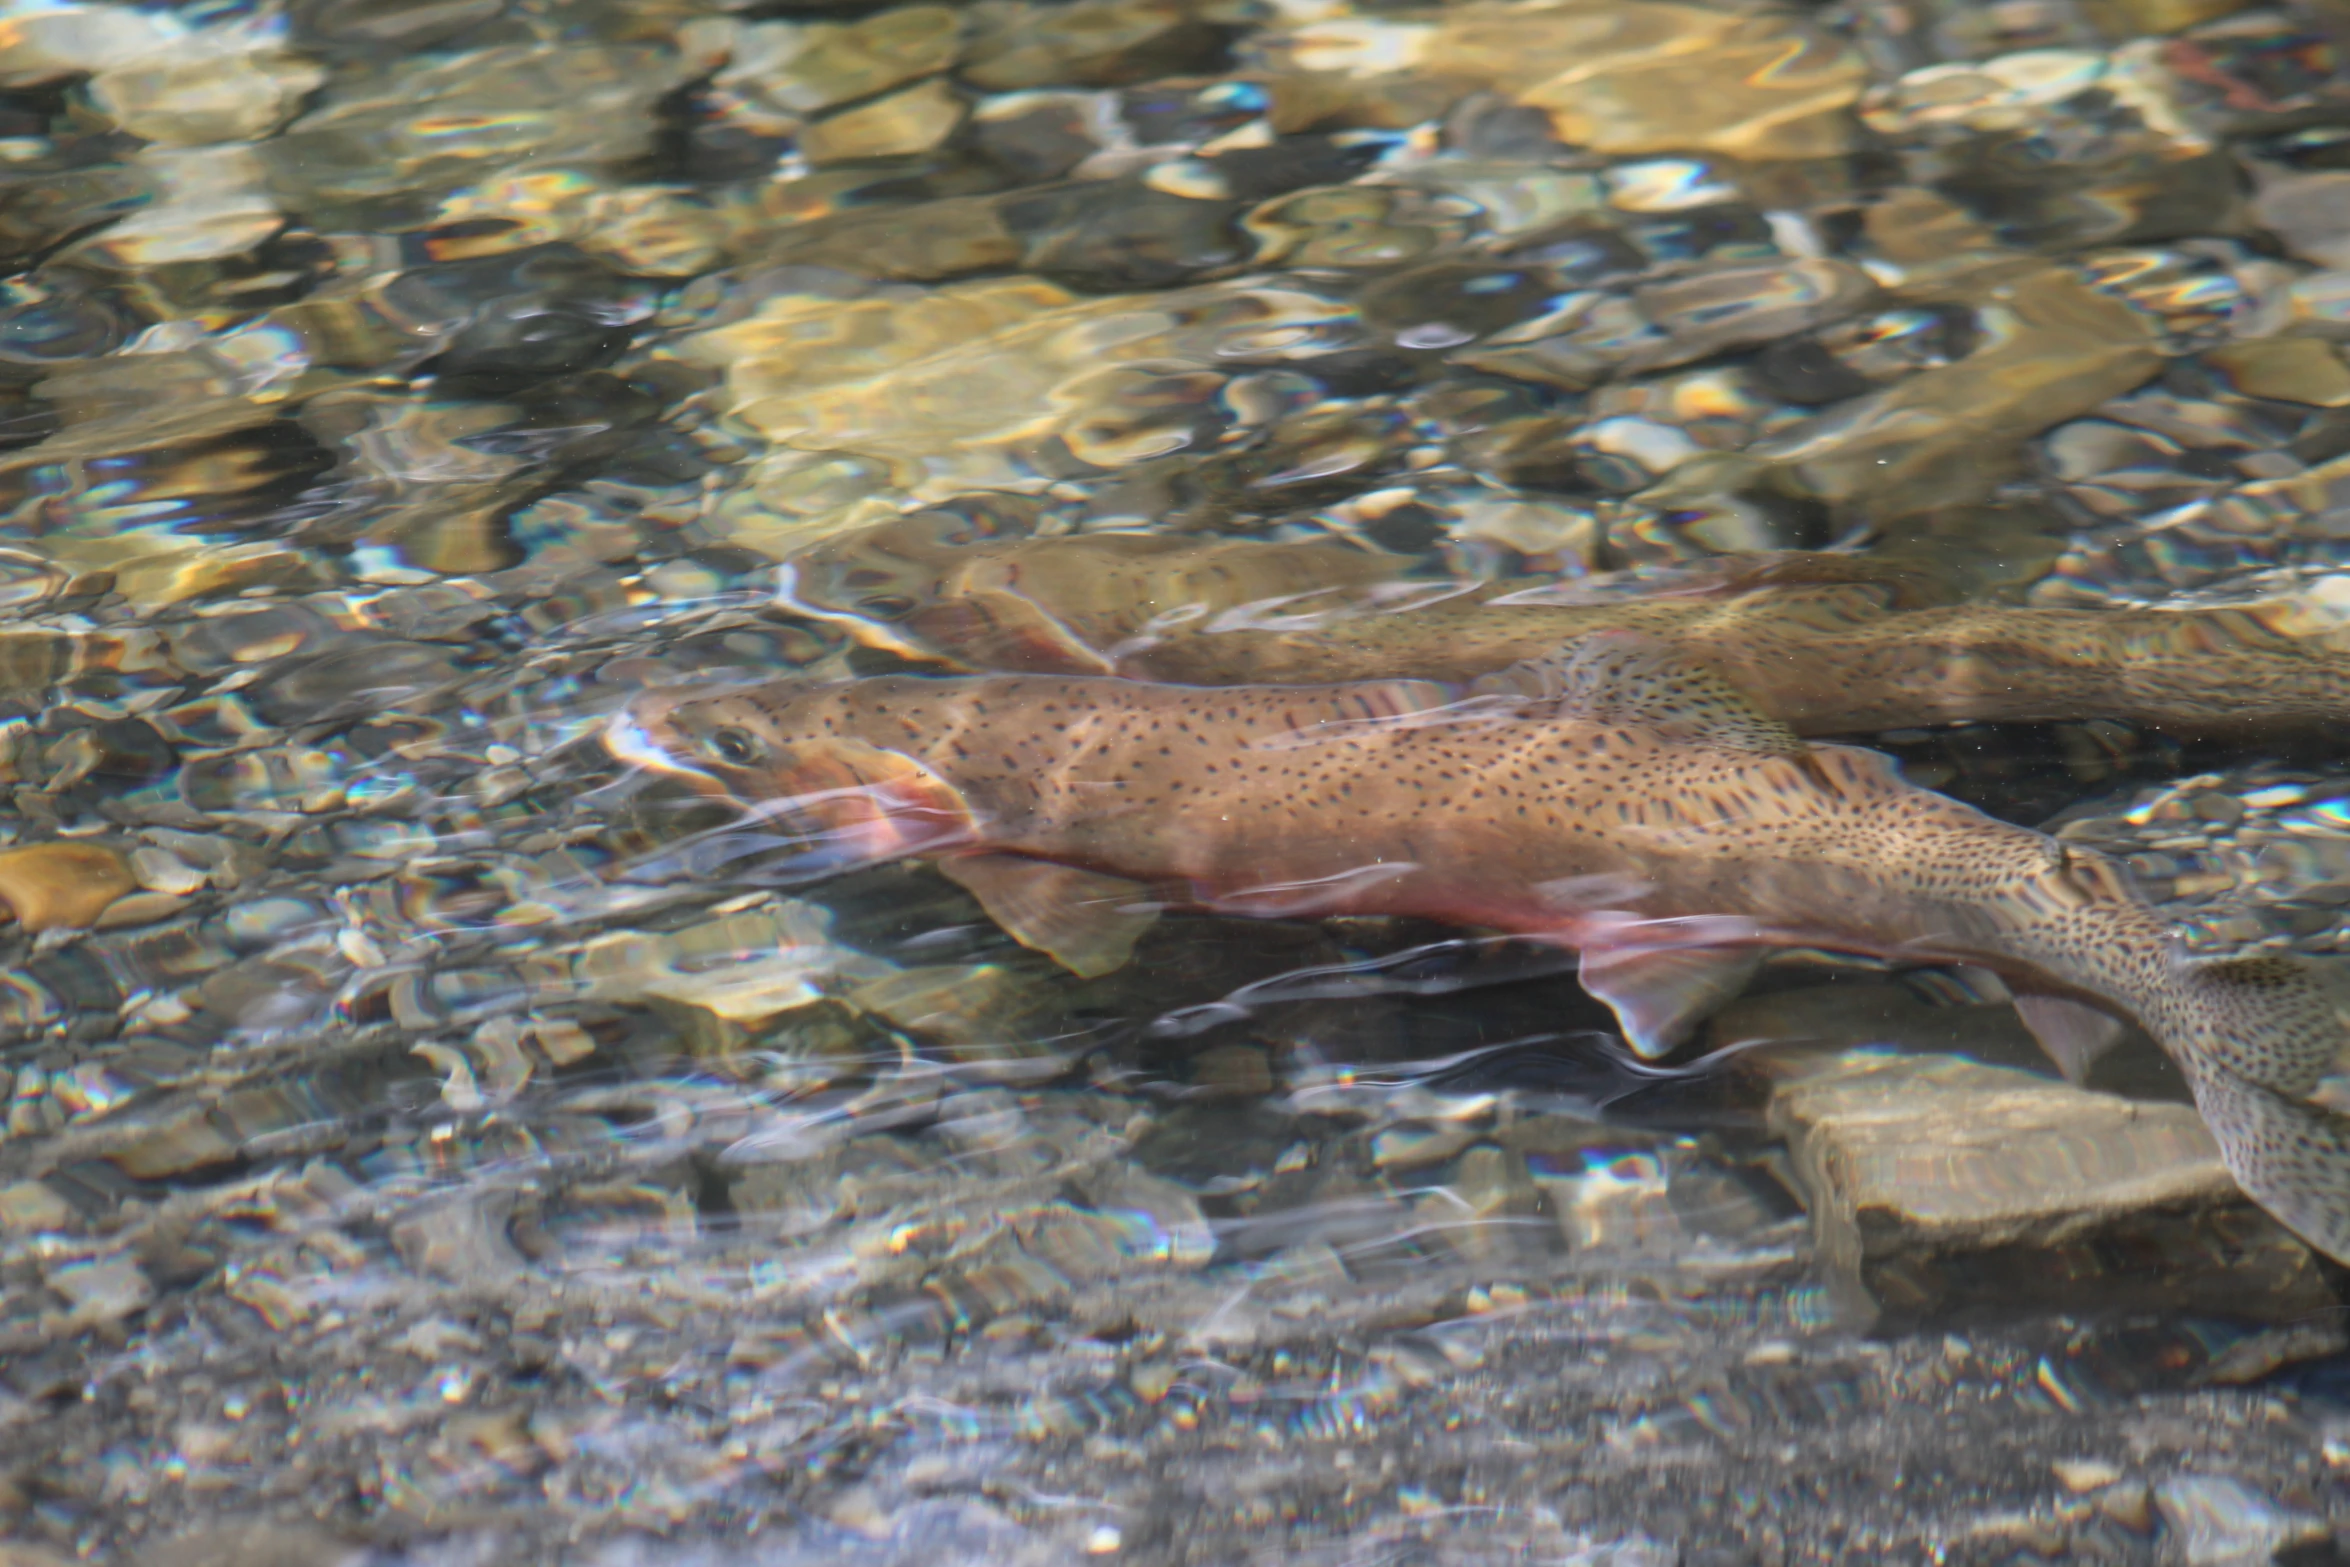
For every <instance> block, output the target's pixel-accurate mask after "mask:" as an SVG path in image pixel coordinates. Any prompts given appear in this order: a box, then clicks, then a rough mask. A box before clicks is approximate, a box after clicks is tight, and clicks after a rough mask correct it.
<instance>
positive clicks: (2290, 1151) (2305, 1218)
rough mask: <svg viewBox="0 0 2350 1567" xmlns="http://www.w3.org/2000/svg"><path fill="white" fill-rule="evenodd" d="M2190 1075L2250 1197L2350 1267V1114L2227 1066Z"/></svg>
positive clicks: (2224, 1152) (2227, 1158)
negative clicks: (2251, 1079) (2263, 1083)
mask: <svg viewBox="0 0 2350 1567" xmlns="http://www.w3.org/2000/svg"><path fill="white" fill-rule="evenodd" d="M2187 1077H2188V1081H2189V1083H2190V1084H2191V1085H2192V1086H2193V1087H2194V1090H2195V1103H2196V1106H2197V1107H2198V1108H2199V1109H2200V1110H2202V1112H2203V1120H2204V1123H2205V1124H2206V1125H2208V1126H2209V1127H2210V1128H2211V1134H2212V1136H2213V1137H2214V1138H2216V1139H2217V1140H2218V1142H2219V1151H2220V1157H2221V1159H2223V1160H2224V1161H2226V1163H2227V1167H2228V1171H2229V1173H2230V1174H2232V1175H2234V1176H2235V1178H2236V1184H2237V1185H2239V1186H2241V1187H2243V1188H2244V1192H2245V1195H2247V1196H2249V1197H2250V1198H2251V1199H2252V1200H2253V1201H2254V1202H2256V1203H2258V1204H2260V1206H2261V1207H2263V1208H2266V1209H2267V1210H2268V1211H2269V1212H2270V1213H2272V1214H2274V1215H2276V1217H2277V1218H2278V1219H2280V1220H2282V1221H2283V1222H2284V1224H2285V1226H2286V1228H2288V1229H2290V1230H2292V1231H2293V1233H2295V1234H2296V1235H2298V1236H2300V1237H2301V1238H2302V1239H2303V1240H2305V1241H2307V1242H2308V1243H2309V1244H2310V1245H2312V1246H2314V1247H2316V1248H2317V1249H2318V1250H2319V1251H2322V1252H2324V1253H2325V1254H2326V1255H2327V1256H2329V1257H2331V1258H2333V1259H2334V1260H2335V1261H2336V1262H2341V1263H2350V1116H2344V1115H2338V1114H2336V1113H2335V1112H2334V1111H2331V1110H2328V1109H2326V1108H2325V1107H2324V1106H2322V1105H2318V1104H2314V1103H2311V1102H2310V1101H2308V1100H2302V1099H2293V1098H2288V1097H2287V1096H2285V1095H2283V1094H2280V1093H2277V1092H2275V1091H2274V1090H2272V1089H2268V1088H2263V1087H2261V1086H2260V1085H2258V1084H2257V1083H2253V1082H2249V1081H2247V1080H2246V1079H2244V1078H2241V1077H2239V1076H2237V1075H2236V1074H2235V1073H2234V1072H2231V1071H2229V1070H2228V1069H2227V1068H2225V1067H2216V1066H2190V1067H2189V1068H2188V1072H2187Z"/></svg>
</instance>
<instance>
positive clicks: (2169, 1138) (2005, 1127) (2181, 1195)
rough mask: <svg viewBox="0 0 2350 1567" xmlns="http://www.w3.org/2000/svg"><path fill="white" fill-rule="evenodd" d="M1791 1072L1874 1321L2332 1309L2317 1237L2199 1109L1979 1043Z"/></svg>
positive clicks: (1860, 1297) (1802, 1119) (1833, 1220)
mask: <svg viewBox="0 0 2350 1567" xmlns="http://www.w3.org/2000/svg"><path fill="white" fill-rule="evenodd" d="M1773 1069H1774V1070H1776V1071H1778V1072H1779V1073H1781V1074H1782V1075H1781V1078H1780V1081H1779V1082H1778V1084H1777V1086H1776V1088H1775V1090H1774V1092H1773V1094H1772V1098H1771V1106H1770V1122H1771V1125H1772V1127H1773V1128H1774V1129H1775V1130H1776V1131H1778V1132H1779V1133H1780V1134H1781V1135H1783V1136H1785V1137H1786V1139H1787V1141H1788V1146H1789V1149H1790V1152H1791V1154H1792V1156H1793V1160H1794V1166H1795V1170H1796V1173H1797V1175H1798V1177H1799V1178H1800V1180H1801V1183H1802V1186H1803V1188H1804V1193H1805V1195H1806V1197H1807V1199H1808V1206H1809V1207H1810V1209H1811V1215H1812V1223H1813V1228H1814V1233H1815V1235H1816V1237H1817V1240H1818V1243H1819V1248H1820V1253H1821V1256H1822V1258H1823V1260H1824V1261H1825V1262H1826V1263H1827V1265H1828V1268H1829V1272H1830V1276H1831V1284H1832V1287H1833V1288H1834V1289H1835V1291H1836V1293H1837V1295H1838V1296H1839V1299H1840V1301H1841V1303H1842V1304H1843V1305H1844V1306H1845V1308H1846V1309H1847V1310H1848V1311H1849V1312H1850V1313H1851V1314H1853V1315H1855V1316H1858V1317H1862V1318H1890V1319H1895V1320H1916V1319H1919V1318H1929V1317H1940V1316H1945V1315H1949V1314H1958V1313H1963V1312H1965V1311H1967V1310H1969V1309H1970V1308H1984V1307H1995V1308H1997V1309H2000V1310H2014V1309H2019V1308H2021V1307H2024V1306H2027V1305H2029V1304H2031V1303H2034V1302H2052V1301H2061V1302H2063V1303H2064V1308H2065V1309H2067V1310H2093V1309H2097V1307H2098V1306H2099V1305H2101V1304H2105V1305H2112V1306H2117V1307H2118V1306H2127V1307H2128V1308H2129V1309H2132V1310H2160V1309H2186V1310H2208V1311H2220V1312H2226V1313H2229V1314H2233V1315H2242V1314H2245V1313H2247V1312H2249V1313H2251V1314H2254V1315H2257V1316H2261V1317H2269V1318H2279V1319H2283V1318H2291V1317H2295V1316H2298V1315H2301V1314H2303V1313H2309V1312H2320V1311H2324V1310H2325V1309H2327V1308H2326V1307H2325V1305H2324V1302H2325V1301H2326V1300H2328V1299H2330V1298H2331V1295H2330V1291H2329V1290H2328V1289H2327V1286H2326V1284H2325V1281H2324V1279H2323V1277H2322V1276H2321V1275H2320V1273H2319V1271H2318V1267H2317V1264H2316V1262H2315V1260H2314V1259H2313V1257H2312V1256H2311V1254H2310V1252H2309V1250H2308V1248H2307V1247H2305V1246H2303V1245H2302V1244H2301V1242H2299V1241H2298V1240H2296V1239H2294V1238H2293V1236H2292V1235H2290V1234H2289V1233H2287V1232H2286V1231H2285V1230H2284V1228H2283V1227H2282V1226H2280V1225H2279V1224H2277V1223H2276V1221H2275V1220H2273V1219H2271V1218H2269V1217H2268V1216H2267V1215H2266V1214H2264V1213H2262V1212H2260V1210H2259V1209H2257V1208H2255V1207H2254V1206H2253V1205H2252V1204H2251V1202H2250V1200H2249V1199H2247V1198H2246V1197H2245V1196H2244V1195H2243V1193H2242V1192H2241V1191H2239V1190H2238V1189H2237V1187H2236V1184H2235V1182H2234V1181H2233V1180H2232V1179H2231V1178H2230V1177H2229V1175H2228V1172H2227V1169H2226V1167H2225V1166H2224V1165H2222V1164H2221V1163H2220V1158H2219V1150H2218V1148H2217V1147H2216V1145H2214V1144H2213V1142H2212V1140H2211V1135H2210V1133H2209V1132H2207V1131H2206V1130H2205V1129H2204V1126H2203V1122H2202V1118H2201V1117H2200V1116H2198V1115H2197V1114H2196V1112H2195V1110H2194V1108H2193V1107H2192V1106H2190V1105H2185V1104H2175V1103H2151V1102H2143V1101H2136V1100H2128V1099H2122V1098H2118V1097H2116V1096H2113V1095H2110V1094H2100V1093H2092V1092H2089V1091H2087V1090H2084V1089H2079V1088H2074V1087H2071V1086H2069V1085H2068V1084H2065V1083H2061V1082H2058V1081H2056V1080H2054V1079H2051V1078H2044V1077H2039V1076H2036V1075H2034V1074H2032V1073H2029V1072H2022V1071H2017V1070H2015V1069H2013V1068H2009V1067H1994V1066H1985V1065H1983V1064H1981V1063H1979V1062H1976V1061H1971V1060H1968V1059H1965V1058H1964V1057H1960V1056H1947V1055H1903V1054H1895V1053H1892V1052H1888V1051H1884V1050H1853V1051H1846V1052H1842V1053H1839V1054H1835V1055H1824V1056H1810V1057H1803V1058H1786V1057H1783V1058H1781V1059H1780V1060H1779V1061H1778V1062H1777V1063H1775V1064H1774V1067H1773Z"/></svg>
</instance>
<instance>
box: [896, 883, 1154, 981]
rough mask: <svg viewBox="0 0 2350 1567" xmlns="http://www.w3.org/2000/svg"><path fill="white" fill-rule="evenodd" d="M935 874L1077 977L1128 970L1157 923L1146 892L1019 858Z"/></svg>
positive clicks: (1020, 940) (1138, 885)
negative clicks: (1137, 945) (1128, 963)
mask: <svg viewBox="0 0 2350 1567" xmlns="http://www.w3.org/2000/svg"><path fill="white" fill-rule="evenodd" d="M938 868H939V872H940V874H942V875H944V876H945V877H946V878H947V880H949V881H951V882H953V883H954V884H955V885H956V886H958V887H961V888H962V889H963V890H964V891H965V892H968V893H970V894H971V896H972V897H974V898H976V899H978V900H979V906H980V907H981V908H983V909H985V910H986V911H987V917H988V918H989V919H992V920H994V921H995V922H996V923H997V924H998V925H1000V926H1002V927H1003V929H1004V934H1006V935H1008V936H1010V937H1011V938H1012V939H1013V940H1014V941H1017V942H1018V943H1020V945H1022V946H1023V947H1031V948H1034V949H1035V950H1036V951H1038V952H1041V953H1043V954H1044V955H1045V956H1046V957H1048V958H1051V959H1052V960H1053V961H1054V962H1055V963H1058V964H1060V965H1061V967H1063V968H1065V969H1067V970H1068V971H1069V972H1070V973H1072V974H1075V975H1076V976H1078V977H1079V978H1080V979H1095V978H1098V977H1099V976H1101V975H1103V974H1109V973H1114V972H1115V971H1117V970H1118V969H1120V968H1123V967H1124V966H1125V964H1126V960H1127V959H1128V958H1131V957H1132V956H1134V944H1135V942H1136V941H1138V940H1140V939H1141V937H1142V933H1143V932H1144V931H1146V930H1148V929H1150V927H1151V922H1152V921H1153V920H1155V919H1157V918H1158V917H1159V916H1158V911H1157V910H1156V909H1150V908H1138V907H1136V905H1137V904H1139V903H1140V902H1141V901H1142V899H1143V897H1144V894H1145V889H1144V887H1143V886H1142V884H1141V883H1139V882H1132V881H1128V880H1126V879H1125V878H1124V877H1121V876H1104V875H1102V874H1101V873H1099V872H1098V871H1087V870H1079V869H1077V868H1076V867H1074V866H1069V865H1054V864H1052V863H1050V862H1048V861H1045V860H1031V859H1026V858H1024V857H1022V856H1020V855H1017V854H961V855H956V856H954V857H952V858H950V859H944V860H941V861H939V865H938Z"/></svg>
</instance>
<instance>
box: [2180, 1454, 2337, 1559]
mask: <svg viewBox="0 0 2350 1567" xmlns="http://www.w3.org/2000/svg"><path fill="white" fill-rule="evenodd" d="M2154 1505H2155V1506H2156V1507H2157V1508H2158V1509H2160V1511H2161V1513H2162V1522H2163V1526H2164V1527H2165V1529H2167V1530H2168V1531H2169V1532H2170V1534H2171V1536H2172V1538H2173V1539H2174V1540H2175V1541H2176V1542H2177V1549H2178V1551H2179V1560H2180V1561H2182V1562H2185V1563H2186V1564H2187V1567H2268V1564H2269V1563H2271V1562H2273V1561H2275V1560H2277V1559H2278V1555H2279V1553H2280V1552H2282V1551H2286V1550H2289V1549H2291V1548H2292V1547H2295V1546H2301V1547H2312V1546H2317V1547H2325V1546H2330V1545H2331V1543H2332V1534H2331V1532H2330V1531H2329V1530H2328V1529H2327V1528H2326V1523H2325V1520H2324V1519H2322V1518H2317V1517H2313V1516H2311V1515H2309V1514H2307V1513H2292V1512H2288V1511H2286V1510H2285V1509H2284V1508H2281V1507H2279V1506H2278V1505H2277V1504H2276V1503H2274V1502H2272V1501H2270V1500H2269V1499H2268V1497H2267V1496H2265V1495H2263V1494H2262V1493H2261V1492H2260V1491H2258V1490H2256V1489H2254V1488H2253V1487H2252V1486H2250V1485H2247V1484H2245V1483H2244V1482H2243V1481H2242V1480H2239V1479H2236V1478H2234V1477H2233V1476H2230V1475H2216V1474H2181V1475H2173V1476H2171V1477H2170V1478H2169V1479H2166V1480H2159V1481H2156V1482H2155V1486H2154Z"/></svg>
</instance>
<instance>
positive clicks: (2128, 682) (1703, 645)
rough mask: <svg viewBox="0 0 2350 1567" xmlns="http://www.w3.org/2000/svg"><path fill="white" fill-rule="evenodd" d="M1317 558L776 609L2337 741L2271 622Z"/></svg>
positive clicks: (916, 628)
mask: <svg viewBox="0 0 2350 1567" xmlns="http://www.w3.org/2000/svg"><path fill="white" fill-rule="evenodd" d="M1404 564H1405V563H1404V562H1403V561H1401V560H1400V559H1398V558H1397V557H1393V556H1382V555H1377V554H1373V553H1371V552H1369V551H1365V550H1359V549H1354V548H1351V547H1349V546H1345V545H1341V544H1336V543H1320V544H1267V543H1254V542H1240V541H1230V540H1216V541H1200V540H1191V539H1184V538H1171V537H1166V536H1161V535H1131V534H1109V535H1096V536H1086V537H1075V538H1053V539H1025V540H1008V541H1007V540H995V541H983V542H978V543H961V544H958V543H951V542H947V541H946V540H945V539H944V538H942V537H941V535H940V532H939V530H938V529H937V528H936V526H935V525H932V524H927V523H925V522H923V521H922V520H921V519H918V518H910V519H902V520H900V521H899V522H896V523H891V524H886V525H884V526H882V527H879V528H874V529H869V530H866V531H865V532H863V533H860V534H852V535H848V536H845V537H844V538H842V539H839V540H834V541H828V542H827V543H826V544H824V545H821V546H818V547H817V548H815V549H813V550H810V551H808V552H806V553H805V554H804V555H803V556H802V557H800V558H799V559H798V560H797V561H795V562H794V564H793V565H792V566H791V567H788V568H787V569H786V587H785V598H786V601H787V602H788V603H789V604H790V605H791V606H792V607H794V608H797V609H800V610H802V611H804V612H808V613H813V614H818V615H821V616H824V617H826V618H830V619H834V620H837V621H840V622H842V623H844V624H845V625H847V626H848V627H849V628H850V629H851V630H852V631H853V632H855V634H857V635H859V636H861V637H863V638H865V639H866V640H868V641H873V642H879V643H881V644H884V645H886V646H889V647H891V648H892V649H894V650H895V651H898V652H900V653H907V654H912V655H914V656H918V657H923V658H928V659H933V660H938V661H942V662H946V663H950V664H954V665H957V666H959V667H962V668H965V669H972V670H1002V671H1007V672H1011V671H1034V672H1047V671H1050V672H1056V673H1070V674H1119V675H1125V676H1128V677H1130V678H1138V679H1146V680H1164V681H1171V682H1176V683H1182V684H1190V685H1234V684H1265V683H1274V682H1280V683H1294V682H1307V681H1335V680H1360V679H1377V678H1388V677H1411V678H1423V679H1438V680H1470V679H1474V678H1477V677H1479V676H1483V675H1487V674H1490V673H1493V672H1495V671H1498V670H1501V669H1504V668H1506V667H1508V666H1510V665H1513V664H1516V663H1519V662H1522V661H1524V660H1527V659H1530V658H1536V657H1540V656H1543V655H1545V654H1547V653H1548V652H1550V651H1551V650H1553V649H1556V648H1558V647H1561V646H1563V645H1565V644H1567V643H1570V642H1572V641H1573V640H1575V639H1576V638H1579V637H1585V636H1593V635H1599V634H1604V633H1607V632H1628V633H1633V634H1637V635H1643V636H1649V637H1654V638H1658V639H1662V640H1666V641H1670V642H1671V643H1672V644H1673V646H1674V647H1675V648H1677V649H1678V650H1679V651H1680V653H1681V655H1682V656H1683V657H1684V658H1686V659H1688V660H1691V661H1693V662H1698V663H1703V664H1705V665H1707V666H1709V667H1711V668H1713V669H1714V670H1716V671H1718V672H1719V673H1721V674H1722V675H1723V676H1725V677H1726V678H1728V679H1729V680H1730V681H1731V683H1732V684H1734V685H1735V686H1737V687H1738V689H1739V690H1741V691H1742V692H1744V693H1745V694H1746V695H1747V696H1748V698H1749V699H1750V700H1752V701H1753V702H1754V704H1755V705H1756V706H1757V707H1759V708H1761V709H1762V711H1764V712H1765V713H1768V714H1769V715H1771V716H1772V717H1774V718H1777V719H1779V720H1780V721H1781V722H1783V723H1785V724H1787V725H1788V726H1789V727H1791V728H1793V729H1794V730H1796V731H1797V732H1798V733H1800V734H1811V735H1832V734H1864V733H1869V732H1872V731H1876V730H1883V729H1899V728H1909V727H1913V726H1918V725H1926V724H1938V723H1970V722H1973V723H1982V722H2046V721H2059V720H2068V719H2085V718H2111V719H2119V720H2122V721H2125V722H2134V723H2143V724H2148V725H2151V726H2153V727H2156V728H2161V729H2167V730H2171V731H2174V732H2180V733H2189V734H2226V733H2239V732H2245V731H2251V730H2259V729H2267V728H2278V727H2307V726H2311V725H2324V724H2332V723H2338V722H2339V721H2340V720H2341V717H2342V715H2343V714H2344V713H2346V712H2350V648H2346V647H2342V646H2336V645H2333V642H2332V641H2329V640H2327V639H2322V638H2317V637H2310V636H2300V635H2293V634H2290V633H2289V632H2288V631H2287V630H2286V629H2282V628H2281V627H2280V624H2279V623H2278V622H2277V618H2276V612H2275V611H2274V610H2264V609H2242V608H2226V609H2204V610H2176V611H2174V610H2143V609H2139V610H2132V609H2093V610H2065V609H2048V608H2038V607H2020V606H2014V605H2004V604H1952V603H1940V602H1935V600H1936V598H1937V597H1939V596H1941V595H1942V594H1943V592H1944V591H1945V590H1946V588H1947V583H1946V582H1943V581H1940V580H1938V579H1937V578H1936V577H1935V574H1934V572H1933V571H1931V570H1930V569H1926V568H1923V567H1920V566H1916V565H1911V566H1907V567H1904V566H1903V565H1901V564H1900V563H1898V562H1894V561H1889V560H1887V559H1885V558H1884V557H1867V556H1851V555H1829V554H1821V555H1802V554H1795V555H1780V556H1764V557H1742V558H1732V559H1728V560H1724V561H1721V562H1716V563H1714V564H1713V565H1712V566H1711V567H1710V568H1709V570H1710V573H1711V574H1710V576H1708V575H1705V574H1702V573H1700V574H1697V575H1696V579H1695V581H1694V582H1687V583H1683V584H1682V585H1680V587H1679V589H1678V590H1677V591H1670V592H1666V593H1663V594H1660V595H1657V596H1653V597H1618V598H1606V599H1602V600H1599V601H1596V602H1589V601H1584V602H1578V601H1576V600H1577V597H1578V595H1577V594H1576V593H1575V592H1574V591H1573V590H1572V589H1568V590H1565V591H1561V590H1559V589H1556V588H1551V587H1546V586H1542V585H1532V584H1527V583H1499V584H1493V583H1483V584H1473V583H1428V582H1411V581H1401V580H1396V577H1397V573H1398V572H1400V570H1401V569H1402V567H1403V566H1404Z"/></svg>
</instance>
